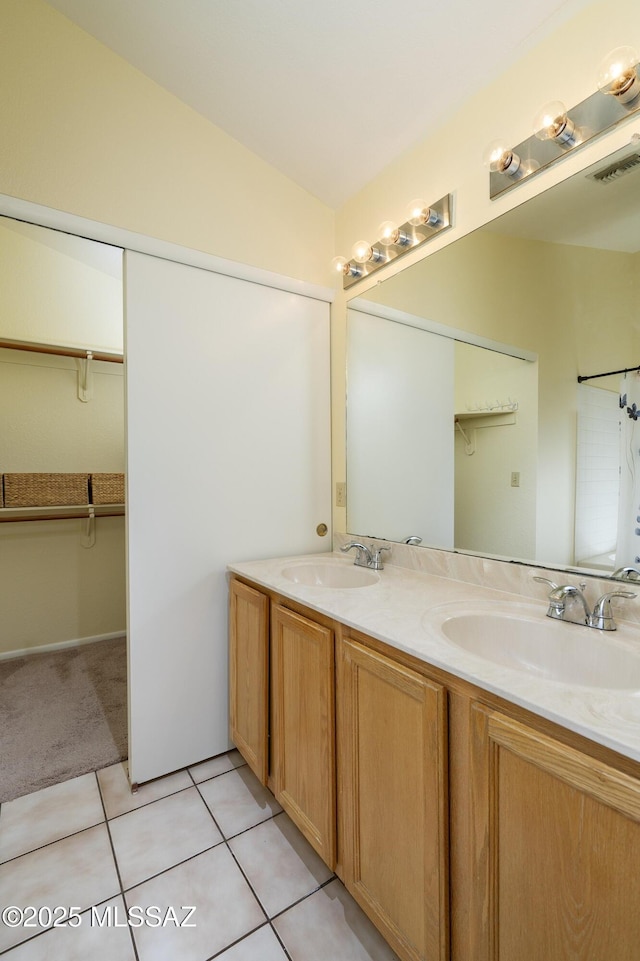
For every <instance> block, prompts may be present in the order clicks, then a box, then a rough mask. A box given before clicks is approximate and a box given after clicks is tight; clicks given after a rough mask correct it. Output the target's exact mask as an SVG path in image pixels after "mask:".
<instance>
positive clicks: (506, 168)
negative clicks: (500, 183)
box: [482, 140, 521, 177]
mask: <svg viewBox="0 0 640 961" xmlns="http://www.w3.org/2000/svg"><path fill="white" fill-rule="evenodd" d="M482 159H483V162H484V164H485V166H486V167H488V168H489V170H491V171H492V172H493V173H501V174H506V175H507V176H508V177H515V176H516V174H517V173H518V171H519V170H520V165H521V161H520V157H519V156H518V154H517V153H514V151H513V150H512V149H511V148H510V147H509V146H507V144H506V143H505V142H504V140H492V141H491V143H489V144H487V146H486V147H485V150H484V153H483V155H482Z"/></svg>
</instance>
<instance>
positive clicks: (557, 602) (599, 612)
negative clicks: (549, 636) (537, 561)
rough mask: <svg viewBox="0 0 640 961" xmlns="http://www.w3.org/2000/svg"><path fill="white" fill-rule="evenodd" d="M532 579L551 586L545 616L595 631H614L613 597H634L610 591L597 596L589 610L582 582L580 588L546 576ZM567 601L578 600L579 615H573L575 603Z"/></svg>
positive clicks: (628, 592)
mask: <svg viewBox="0 0 640 961" xmlns="http://www.w3.org/2000/svg"><path fill="white" fill-rule="evenodd" d="M533 579H534V581H539V582H540V583H541V584H548V585H549V587H550V588H551V591H550V593H549V609H548V610H547V617H553V618H555V619H556V620H558V621H568V622H569V623H570V624H584V625H585V626H586V627H593V628H595V629H596V630H597V631H615V629H616V622H615V620H614V617H613V608H612V606H611V599H612V598H613V597H636V595H635V594H632V593H631V592H630V591H610V592H609V593H608V594H603V595H602V597H599V598H598V600H597V601H596V603H595V604H594V607H593V611H590V610H589V605H588V604H587V599H586V598H585V596H584V594H583V593H582V590H583V589H584V587H585V584H584V582H583V583H582V584H581V585H580V588H582V590H581V589H580V588H578V587H574V586H573V584H562V585H559V584H556V583H555V581H551V580H549V578H548V577H534V578H533ZM568 601H575V602H580V604H581V605H582V610H581V612H580V613H581V615H582V616H581V617H580V616H577V617H576V616H575V614H574V611H575V606H576V605H575V604H573V603H570V604H569V605H567V602H568Z"/></svg>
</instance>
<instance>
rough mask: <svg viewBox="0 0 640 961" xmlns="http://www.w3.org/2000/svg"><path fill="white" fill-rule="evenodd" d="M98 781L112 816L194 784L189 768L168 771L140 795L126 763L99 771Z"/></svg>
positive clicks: (142, 789) (141, 790) (149, 784)
mask: <svg viewBox="0 0 640 961" xmlns="http://www.w3.org/2000/svg"><path fill="white" fill-rule="evenodd" d="M98 782H99V784H100V790H101V792H102V799H103V801H104V807H105V811H106V812H107V817H108V818H115V817H117V816H118V815H119V814H126V813H127V811H135V810H137V809H138V808H140V807H143V806H144V805H145V804H149V802H150V801H157V800H158V798H161V797H167V795H168V794H174V793H175V792H176V791H182V790H183V789H184V788H188V787H191V786H192V784H193V782H192V780H191V778H190V777H189V775H188V773H187V772H186V771H178V772H177V773H176V774H168V775H167V777H161V778H158V780H157V781H150V782H149V783H148V784H143V785H142V786H141V787H140V788H139V789H138V792H137V793H136V794H132V793H131V787H130V786H129V780H128V778H127V769H126V762H122V763H121V764H112V765H111V767H105V768H103V770H102V771H98Z"/></svg>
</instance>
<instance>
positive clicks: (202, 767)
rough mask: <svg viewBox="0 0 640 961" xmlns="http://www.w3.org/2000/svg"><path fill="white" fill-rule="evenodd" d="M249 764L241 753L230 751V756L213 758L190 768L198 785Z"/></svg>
mask: <svg viewBox="0 0 640 961" xmlns="http://www.w3.org/2000/svg"><path fill="white" fill-rule="evenodd" d="M246 763H247V762H246V761H245V759H244V758H243V756H242V754H241V753H240V751H229V753H228V754H220V755H218V757H212V758H211V760H210V761H203V762H202V764H196V765H195V766H194V767H190V768H189V772H190V774H191V776H192V777H193V780H194V781H195V782H196V784H199V783H200V781H208V780H209V778H210V777H217V775H218V774H225V773H226V772H227V771H233V770H234V768H237V767H242V766H243V764H246Z"/></svg>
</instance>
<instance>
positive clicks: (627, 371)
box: [578, 367, 640, 384]
mask: <svg viewBox="0 0 640 961" xmlns="http://www.w3.org/2000/svg"><path fill="white" fill-rule="evenodd" d="M634 370H640V367H625V368H624V370H609V371H607V373H606V374H589V375H588V376H587V377H580V375H578V383H579V384H582V383H583V381H585V380H595V379H596V377H611V376H612V375H613V374H632V373H633V372H634Z"/></svg>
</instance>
